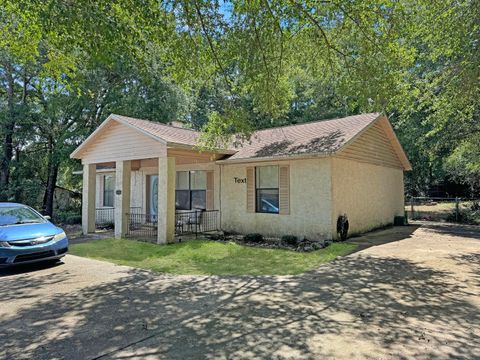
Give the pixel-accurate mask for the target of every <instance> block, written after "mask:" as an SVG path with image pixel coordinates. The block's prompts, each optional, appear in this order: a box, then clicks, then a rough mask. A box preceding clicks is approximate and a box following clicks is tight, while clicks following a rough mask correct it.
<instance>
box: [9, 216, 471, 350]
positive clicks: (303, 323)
mask: <svg viewBox="0 0 480 360" xmlns="http://www.w3.org/2000/svg"><path fill="white" fill-rule="evenodd" d="M355 241H356V242H358V243H359V244H361V248H362V250H361V251H359V252H356V253H355V254H352V255H350V256H347V257H344V258H342V259H340V260H337V261H335V262H333V263H330V264H327V265H324V266H322V267H320V268H318V269H316V270H314V271H311V272H309V273H306V274H303V275H300V276H282V277H274V276H272V277H248V276H245V277H238V276H235V277H226V276H225V277H214V276H211V277H204V276H202V277H198V276H196V277H188V276H163V275H155V274H152V273H149V272H144V271H138V270H134V269H131V268H128V267H122V266H116V265H112V264H109V263H104V262H99V261H93V260H88V259H82V258H78V257H75V256H68V257H66V259H65V264H64V265H60V266H56V267H46V268H45V267H44V268H41V267H40V268H34V269H29V271H28V272H22V271H19V270H17V271H13V272H12V271H10V272H3V273H0V276H1V278H0V291H1V293H2V295H1V302H0V339H1V340H0V341H1V346H0V358H12V359H19V358H30V359H53V358H65V359H95V358H102V359H107V358H116V359H118V358H120V359H131V358H138V357H142V358H152V359H157V358H168V359H171V358H178V359H186V358H199V359H213V358H216V359H217V358H234V359H239V358H248V359H252V358H292V359H293V358H295V359H318V358H335V359H341V358H345V359H351V358H359V359H384V358H395V359H407V358H411V359H431V358H463V359H474V358H477V359H479V358H480V295H479V294H480V265H479V264H480V230H479V229H478V228H474V227H456V226H446V225H436V224H429V225H426V226H423V227H421V228H418V227H417V226H410V227H400V228H395V229H390V230H386V231H381V232H376V233H373V234H370V235H368V236H366V237H362V238H356V239H355Z"/></svg>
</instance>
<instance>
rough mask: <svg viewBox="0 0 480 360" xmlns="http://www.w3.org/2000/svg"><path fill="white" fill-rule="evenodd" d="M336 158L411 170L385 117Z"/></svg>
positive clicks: (357, 137) (374, 123)
mask: <svg viewBox="0 0 480 360" xmlns="http://www.w3.org/2000/svg"><path fill="white" fill-rule="evenodd" d="M335 156H337V157H341V158H346V159H351V160H355V161H360V162H367V163H371V164H376V165H382V166H388V167H395V168H403V169H404V170H411V165H410V162H409V161H408V159H407V157H406V156H405V153H404V152H403V149H402V147H401V145H400V143H399V142H398V139H397V138H396V136H395V133H394V132H393V129H392V127H391V125H390V123H389V121H388V119H387V118H386V117H385V116H381V117H379V118H378V119H377V120H375V121H374V122H373V123H371V124H370V125H369V126H368V127H366V128H365V129H364V130H363V131H361V132H360V133H359V134H358V135H357V136H355V137H354V138H352V140H351V141H350V142H349V143H347V144H345V145H344V146H343V147H342V148H341V149H340V150H339V151H337V153H336V154H335Z"/></svg>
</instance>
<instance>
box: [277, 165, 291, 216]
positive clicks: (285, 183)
mask: <svg viewBox="0 0 480 360" xmlns="http://www.w3.org/2000/svg"><path fill="white" fill-rule="evenodd" d="M278 173H279V181H278V200H279V208H280V209H279V210H280V211H279V213H280V214H281V215H288V214H290V167H289V166H288V165H281V166H280V167H279V170H278Z"/></svg>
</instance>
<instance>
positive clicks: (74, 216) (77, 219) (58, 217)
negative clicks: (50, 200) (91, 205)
mask: <svg viewBox="0 0 480 360" xmlns="http://www.w3.org/2000/svg"><path fill="white" fill-rule="evenodd" d="M53 221H54V222H55V223H57V224H69V225H74V224H80V223H81V222H82V215H81V213H80V212H79V211H75V210H70V211H61V210H57V211H55V212H54V214H53Z"/></svg>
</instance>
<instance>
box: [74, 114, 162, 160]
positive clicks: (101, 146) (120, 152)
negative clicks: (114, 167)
mask: <svg viewBox="0 0 480 360" xmlns="http://www.w3.org/2000/svg"><path fill="white" fill-rule="evenodd" d="M166 154H167V146H166V144H165V143H164V142H162V141H160V140H158V139H155V138H152V137H151V136H150V135H148V134H143V133H142V132H140V131H137V130H136V129H133V128H131V127H129V126H126V125H125V124H122V123H120V122H117V121H109V122H107V123H106V124H105V125H104V126H103V127H102V129H101V131H99V132H97V133H96V134H95V136H93V137H91V138H89V140H88V142H87V144H86V146H84V147H83V148H81V149H80V152H79V153H77V154H72V155H71V156H72V157H74V156H75V157H76V158H80V159H82V161H83V162H84V163H104V162H114V161H117V160H135V159H148V158H154V157H160V156H166Z"/></svg>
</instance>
